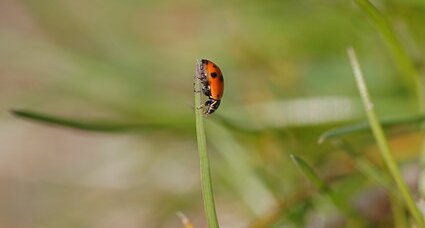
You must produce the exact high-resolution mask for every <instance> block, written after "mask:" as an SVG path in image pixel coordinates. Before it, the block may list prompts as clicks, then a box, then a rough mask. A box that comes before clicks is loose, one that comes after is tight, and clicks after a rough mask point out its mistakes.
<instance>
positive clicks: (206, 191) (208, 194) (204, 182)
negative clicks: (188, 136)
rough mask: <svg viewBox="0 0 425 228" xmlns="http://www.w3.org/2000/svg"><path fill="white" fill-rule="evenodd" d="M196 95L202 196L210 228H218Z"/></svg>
mask: <svg viewBox="0 0 425 228" xmlns="http://www.w3.org/2000/svg"><path fill="white" fill-rule="evenodd" d="M200 64H201V62H200V61H198V62H197V64H196V76H198V75H200V73H201V72H200ZM194 88H195V91H200V89H201V84H200V81H199V80H197V79H196V78H195V83H194ZM194 94H195V120H196V137H197V141H198V152H199V161H200V169H201V187H202V196H203V199H204V208H205V213H206V216H207V220H208V226H209V227H210V228H218V227H219V224H218V219H217V213H216V210H215V203H214V194H213V185H212V180H211V171H210V162H209V159H208V152H207V141H206V136H205V127H204V114H203V111H202V109H200V108H197V107H201V105H202V94H201V93H200V92H194Z"/></svg>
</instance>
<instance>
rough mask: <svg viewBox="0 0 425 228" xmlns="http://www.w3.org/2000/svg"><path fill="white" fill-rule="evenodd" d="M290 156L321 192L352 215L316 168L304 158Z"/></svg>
mask: <svg viewBox="0 0 425 228" xmlns="http://www.w3.org/2000/svg"><path fill="white" fill-rule="evenodd" d="M290 156H291V159H292V162H293V163H294V164H295V165H296V166H297V167H298V169H299V170H300V171H301V173H302V174H303V175H304V176H305V177H306V178H307V179H308V181H310V183H312V184H313V185H314V187H316V188H317V190H318V191H319V192H320V193H321V194H323V195H325V196H327V197H328V198H329V199H330V200H331V201H332V203H333V204H334V205H335V206H336V207H337V208H339V209H340V210H342V211H343V212H344V213H346V214H347V215H348V216H350V215H352V212H350V211H349V210H348V209H347V208H345V207H344V206H343V205H342V203H341V202H340V201H339V200H338V197H337V196H336V195H335V193H334V192H333V191H332V190H331V189H330V188H329V186H328V184H327V183H326V182H325V181H324V180H322V178H320V177H319V175H317V173H316V172H315V171H314V169H313V168H312V167H311V166H310V165H309V164H308V163H307V162H305V161H304V160H303V159H302V158H300V157H298V156H296V155H294V154H291V155H290Z"/></svg>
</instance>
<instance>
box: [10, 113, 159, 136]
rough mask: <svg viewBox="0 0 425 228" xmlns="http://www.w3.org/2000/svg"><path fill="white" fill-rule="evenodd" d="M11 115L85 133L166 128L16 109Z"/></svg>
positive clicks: (157, 125)
mask: <svg viewBox="0 0 425 228" xmlns="http://www.w3.org/2000/svg"><path fill="white" fill-rule="evenodd" d="M11 113H12V114H13V115H15V116H17V117H20V118H24V119H29V120H33V121H39V122H42V123H46V124H51V125H58V126H62V127H69V128H75V129H79V130H85V131H100V132H122V131H136V130H154V129H163V128H165V127H166V126H164V125H162V124H157V123H122V124H120V123H111V122H110V121H108V122H106V121H104V122H99V121H82V120H74V119H69V118H64V117H58V116H53V115H48V114H44V113H39V112H34V111H30V110H23V109H19V110H18V109H15V110H12V111H11Z"/></svg>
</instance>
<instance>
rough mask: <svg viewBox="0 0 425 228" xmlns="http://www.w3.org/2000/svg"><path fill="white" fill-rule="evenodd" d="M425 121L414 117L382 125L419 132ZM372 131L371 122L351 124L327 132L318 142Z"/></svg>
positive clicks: (423, 117) (422, 118) (389, 121)
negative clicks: (409, 128) (412, 129)
mask: <svg viewBox="0 0 425 228" xmlns="http://www.w3.org/2000/svg"><path fill="white" fill-rule="evenodd" d="M424 120H425V116H413V117H406V118H399V119H393V120H384V121H381V123H380V124H381V126H382V127H383V128H390V127H395V126H401V127H412V128H417V129H418V130H419V129H420V128H419V127H418V126H419V125H420V124H421V123H422V122H423V121H424ZM370 130H371V128H370V125H369V122H361V123H356V124H350V125H346V126H342V127H338V128H334V129H330V130H328V131H325V132H324V133H323V134H321V135H320V137H319V140H318V141H319V143H323V142H325V141H326V140H329V139H334V138H340V137H342V136H346V135H350V134H355V133H362V132H370Z"/></svg>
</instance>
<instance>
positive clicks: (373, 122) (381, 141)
mask: <svg viewBox="0 0 425 228" xmlns="http://www.w3.org/2000/svg"><path fill="white" fill-rule="evenodd" d="M347 52H348V57H349V58H350V63H351V67H352V68H353V73H354V77H355V79H356V84H357V87H358V89H359V91H360V96H361V98H362V102H363V105H364V108H365V111H366V115H367V118H368V120H369V124H370V126H371V128H372V132H373V135H374V137H375V140H376V143H377V144H378V147H379V150H380V152H381V156H382V157H383V158H384V161H385V164H386V165H387V167H388V170H389V172H390V174H391V176H392V177H393V178H394V180H395V182H396V184H397V187H398V189H399V190H400V192H401V196H402V198H403V200H404V202H405V204H406V206H407V208H408V209H409V211H410V213H411V215H412V216H413V218H414V219H415V222H416V224H417V225H418V227H425V222H424V220H423V217H422V214H421V213H420V211H419V209H418V207H417V205H416V203H415V201H414V200H413V197H412V194H411V192H410V190H409V188H408V187H407V184H406V182H405V181H404V180H403V178H402V176H401V173H400V169H399V168H398V165H397V162H396V161H395V159H394V158H393V156H392V154H391V151H390V148H389V145H388V142H387V139H386V138H385V134H384V131H383V129H382V126H381V125H380V123H379V120H378V117H377V116H376V114H375V110H374V108H373V103H372V102H371V100H370V98H369V93H368V91H367V88H366V83H365V82H364V79H363V74H362V71H361V69H360V65H359V63H358V60H357V57H356V54H355V52H354V49H353V48H348V50H347Z"/></svg>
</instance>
